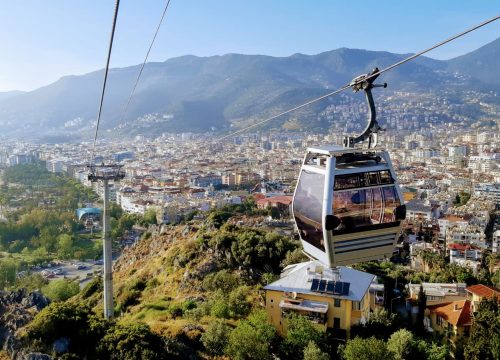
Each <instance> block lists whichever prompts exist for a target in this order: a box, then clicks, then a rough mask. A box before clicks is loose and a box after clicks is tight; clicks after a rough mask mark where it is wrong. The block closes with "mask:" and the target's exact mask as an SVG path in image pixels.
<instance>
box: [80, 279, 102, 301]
mask: <svg viewBox="0 0 500 360" xmlns="http://www.w3.org/2000/svg"><path fill="white" fill-rule="evenodd" d="M102 290H103V284H102V278H101V277H97V276H96V277H94V278H93V279H92V280H91V281H90V282H89V283H88V284H87V285H85V287H84V288H83V289H82V291H81V293H80V295H81V297H82V298H83V299H87V298H89V297H91V296H92V295H94V294H95V293H97V292H100V291H102Z"/></svg>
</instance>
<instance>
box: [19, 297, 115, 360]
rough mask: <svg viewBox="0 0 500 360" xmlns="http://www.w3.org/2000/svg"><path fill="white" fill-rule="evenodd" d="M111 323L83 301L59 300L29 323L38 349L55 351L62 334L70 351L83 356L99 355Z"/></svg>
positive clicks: (29, 331)
mask: <svg viewBox="0 0 500 360" xmlns="http://www.w3.org/2000/svg"><path fill="white" fill-rule="evenodd" d="M109 325H110V323H108V322H106V321H105V320H104V319H102V318H99V317H97V316H95V315H94V314H93V313H92V311H91V310H90V308H89V307H87V306H85V305H84V304H81V303H73V302H68V301H66V302H56V303H52V304H50V305H49V306H47V307H46V308H44V309H43V310H42V311H40V312H39V313H38V314H37V315H36V316H35V317H34V319H33V321H32V322H31V323H30V324H29V325H28V326H27V328H26V331H27V336H28V339H29V340H31V341H33V342H35V343H36V344H38V345H37V350H39V351H49V352H50V351H52V344H53V343H54V341H56V340H57V339H60V338H63V337H64V338H67V339H68V340H69V347H68V352H69V353H72V354H76V355H79V358H82V359H83V358H91V359H94V358H96V356H95V351H96V347H97V343H98V341H99V340H100V339H101V338H102V337H103V336H104V334H105V331H106V330H107V328H108V326H109Z"/></svg>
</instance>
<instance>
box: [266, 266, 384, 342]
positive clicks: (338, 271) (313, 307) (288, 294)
mask: <svg viewBox="0 0 500 360" xmlns="http://www.w3.org/2000/svg"><path fill="white" fill-rule="evenodd" d="M374 279H375V275H372V274H368V273H366V272H362V271H358V270H354V269H351V268H348V267H345V266H339V267H337V268H335V269H329V268H325V267H324V265H322V264H321V263H320V262H318V261H309V262H305V263H300V264H293V265H289V266H287V267H286V268H285V269H284V270H283V272H282V274H281V277H280V279H279V280H277V281H275V282H273V283H271V284H269V285H267V286H266V287H264V289H265V290H266V312H267V316H268V320H269V321H270V322H271V323H272V324H273V325H274V326H275V327H276V329H277V330H278V332H279V333H280V334H284V333H286V319H287V317H289V316H290V314H293V313H295V314H299V315H302V316H305V317H307V318H308V319H309V320H311V321H312V322H314V323H316V324H318V325H321V326H323V327H324V330H325V331H329V332H332V334H333V336H334V337H336V338H339V339H346V338H349V333H350V329H351V326H353V325H356V324H359V323H362V322H364V321H366V320H367V319H368V316H369V313H370V285H371V284H372V282H373V280H374Z"/></svg>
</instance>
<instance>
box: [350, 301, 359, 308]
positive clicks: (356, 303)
mask: <svg viewBox="0 0 500 360" xmlns="http://www.w3.org/2000/svg"><path fill="white" fill-rule="evenodd" d="M352 309H353V310H361V301H353V302H352Z"/></svg>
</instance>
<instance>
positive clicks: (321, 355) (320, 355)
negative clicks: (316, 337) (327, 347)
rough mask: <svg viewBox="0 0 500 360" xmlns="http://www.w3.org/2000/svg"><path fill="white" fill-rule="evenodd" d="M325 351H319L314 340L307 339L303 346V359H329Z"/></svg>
mask: <svg viewBox="0 0 500 360" xmlns="http://www.w3.org/2000/svg"><path fill="white" fill-rule="evenodd" d="M329 359H330V357H329V356H328V354H327V353H325V352H323V351H321V349H320V348H319V347H318V345H316V343H315V342H314V341H309V343H308V344H307V346H306V347H305V348H304V360H329Z"/></svg>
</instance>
